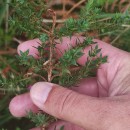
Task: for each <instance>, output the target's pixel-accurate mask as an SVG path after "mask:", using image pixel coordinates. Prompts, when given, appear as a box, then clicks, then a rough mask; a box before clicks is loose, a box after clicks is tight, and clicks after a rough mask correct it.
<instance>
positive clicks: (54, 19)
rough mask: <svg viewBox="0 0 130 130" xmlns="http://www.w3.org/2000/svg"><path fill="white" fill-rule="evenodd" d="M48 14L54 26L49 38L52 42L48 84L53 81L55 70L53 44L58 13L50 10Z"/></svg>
mask: <svg viewBox="0 0 130 130" xmlns="http://www.w3.org/2000/svg"><path fill="white" fill-rule="evenodd" d="M48 12H49V13H50V15H52V19H53V24H52V29H51V31H50V33H51V34H50V36H49V42H50V48H49V68H48V82H51V80H52V78H51V77H52V70H53V61H52V60H53V51H54V49H53V43H54V29H55V26H56V13H55V12H54V11H53V10H51V9H49V10H48Z"/></svg>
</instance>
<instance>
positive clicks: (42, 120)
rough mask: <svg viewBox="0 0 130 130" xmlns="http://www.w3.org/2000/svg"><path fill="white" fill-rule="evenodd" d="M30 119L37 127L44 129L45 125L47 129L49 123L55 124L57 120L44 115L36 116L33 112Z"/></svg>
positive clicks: (30, 113)
mask: <svg viewBox="0 0 130 130" xmlns="http://www.w3.org/2000/svg"><path fill="white" fill-rule="evenodd" d="M28 118H29V119H30V120H31V121H32V122H33V123H35V125H36V127H39V126H40V127H42V126H43V124H44V127H46V126H47V125H48V124H49V123H51V122H53V121H54V120H55V119H54V118H52V117H51V116H49V115H47V114H43V113H40V112H39V113H38V114H35V113H33V112H32V111H30V112H28Z"/></svg>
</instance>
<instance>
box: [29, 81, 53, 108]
mask: <svg viewBox="0 0 130 130" xmlns="http://www.w3.org/2000/svg"><path fill="white" fill-rule="evenodd" d="M52 87H53V84H52V83H48V82H38V83H36V84H34V85H33V86H32V88H31V90H30V96H31V99H32V101H33V103H34V104H35V105H36V106H38V107H39V108H40V109H43V107H44V103H45V102H46V100H47V97H48V95H49V93H50V91H51V90H52Z"/></svg>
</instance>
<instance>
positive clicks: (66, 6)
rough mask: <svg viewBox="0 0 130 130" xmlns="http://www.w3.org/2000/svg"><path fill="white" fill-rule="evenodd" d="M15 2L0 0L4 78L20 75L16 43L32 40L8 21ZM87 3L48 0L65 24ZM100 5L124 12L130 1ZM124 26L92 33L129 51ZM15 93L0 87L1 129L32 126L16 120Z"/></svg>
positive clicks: (128, 36) (128, 35)
mask: <svg viewBox="0 0 130 130" xmlns="http://www.w3.org/2000/svg"><path fill="white" fill-rule="evenodd" d="M12 1H13V0H0V76H2V77H5V79H6V78H7V77H8V74H10V73H12V72H13V73H15V74H17V73H18V72H19V70H20V68H19V66H18V63H17V60H16V55H17V46H18V45H19V44H21V43H22V42H24V41H26V40H28V39H31V38H30V37H27V36H26V33H25V34H24V33H22V34H21V35H18V34H17V30H18V28H14V27H12V26H11V25H10V24H9V19H10V16H12V14H13V11H14V10H13V8H11V6H10V4H11V2H12ZM108 1H111V2H108ZM86 2H87V0H47V7H48V8H51V9H54V10H55V12H56V14H57V22H58V23H63V22H64V21H65V19H68V18H70V17H73V18H78V16H79V12H80V9H81V8H82V7H83V6H84V5H85V3H86ZM7 3H8V4H7ZM99 6H100V7H101V8H102V9H103V10H104V12H106V13H107V14H109V15H112V14H113V13H115V12H121V13H124V12H126V11H127V10H129V8H130V0H99ZM43 20H44V22H51V21H50V20H49V19H47V18H46V17H44V14H43ZM59 26H61V24H60V25H59ZM124 26H126V27H125V29H124V30H122V31H121V32H120V33H116V32H114V33H113V32H112V31H111V32H109V33H107V34H106V35H103V36H98V32H97V31H96V30H94V31H92V32H90V34H89V35H92V36H96V37H97V38H99V39H101V40H103V41H105V42H107V43H108V44H112V45H113V46H116V47H118V48H121V49H123V50H125V51H128V52H130V26H129V25H128V26H127V25H124ZM12 76H13V75H12ZM0 82H2V81H0ZM14 95H16V93H14V92H9V91H3V89H2V88H1V87H0V130H6V129H7V130H28V129H29V128H31V127H32V126H33V124H32V123H30V122H29V121H28V120H27V119H25V118H22V119H15V118H14V117H12V116H11V114H10V113H9V110H8V104H9V102H10V100H11V98H12V97H13V96H14ZM25 124H27V125H25Z"/></svg>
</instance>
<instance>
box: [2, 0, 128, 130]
mask: <svg viewBox="0 0 130 130" xmlns="http://www.w3.org/2000/svg"><path fill="white" fill-rule="evenodd" d="M97 2H99V1H97ZM100 4H101V3H98V4H97V3H96V2H95V1H94V0H89V1H88V2H87V4H86V5H85V7H84V8H83V9H82V10H81V13H80V16H79V18H77V19H74V18H70V19H68V20H66V21H65V23H64V24H63V25H61V26H60V28H57V23H56V13H55V11H54V10H52V9H47V6H46V2H44V1H43V0H38V1H30V0H13V2H12V3H11V6H12V8H13V9H14V14H13V16H12V17H10V20H9V22H10V25H11V27H13V26H14V27H16V28H17V29H18V30H17V31H18V32H19V34H23V33H24V34H25V35H26V36H27V37H30V38H39V39H40V40H41V43H39V44H40V46H39V47H38V48H36V49H38V51H39V55H38V57H39V58H38V59H34V57H32V56H29V50H27V51H26V52H22V51H21V52H20V56H17V59H18V60H19V63H20V65H21V66H24V68H22V72H21V73H20V74H13V73H11V74H9V75H8V76H7V78H5V77H4V76H3V75H1V76H0V86H1V89H3V90H4V91H7V92H8V91H10V92H13V93H15V94H16V93H22V92H24V91H27V87H26V86H29V85H31V84H33V83H34V82H38V81H47V82H53V83H56V84H60V85H61V86H63V87H71V86H72V85H76V84H78V82H79V81H80V80H81V79H83V78H87V77H89V76H95V73H96V69H97V68H98V67H99V66H100V64H103V63H106V62H107V56H105V57H103V56H102V54H101V49H100V48H98V45H96V43H95V42H93V39H94V37H90V36H89V32H90V31H95V30H96V31H97V32H98V35H99V36H103V35H106V34H107V33H108V34H112V33H113V31H111V30H114V31H115V32H116V31H119V30H120V29H122V28H124V27H122V26H121V25H123V24H128V23H129V19H130V17H129V14H128V13H124V14H121V13H113V14H106V13H104V12H102V9H101V8H99V7H98V6H99V5H100ZM97 5H98V6H97ZM46 12H47V13H46ZM43 13H45V14H46V16H48V15H49V18H50V19H52V23H51V24H50V23H44V22H43V18H42V15H43ZM81 33H82V36H83V37H84V41H83V42H82V43H81V41H80V40H79V38H78V36H77V35H81ZM73 35H75V36H77V44H76V46H72V45H71V44H70V45H69V46H70V49H69V50H66V51H65V52H64V54H62V56H61V57H60V58H59V59H57V58H56V57H54V55H55V49H56V46H57V44H59V43H58V42H57V41H56V39H60V40H61V41H62V37H64V36H68V37H70V39H71V37H72V36H73ZM93 45H94V47H93ZM88 46H89V47H90V48H91V49H90V51H89V53H88V55H86V59H87V62H86V63H85V65H84V66H82V65H80V64H78V63H77V60H78V59H79V58H80V57H81V56H82V55H84V53H83V51H82V50H84V49H85V48H86V47H88ZM61 53H62V52H61ZM28 70H31V71H28ZM28 117H29V119H31V120H32V121H33V122H34V123H36V124H37V125H38V126H39V125H40V126H41V127H46V125H48V124H49V123H50V122H52V121H53V120H55V118H52V117H51V118H50V116H48V115H45V114H41V113H38V114H34V113H32V112H29V114H28ZM62 129H63V128H62Z"/></svg>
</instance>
